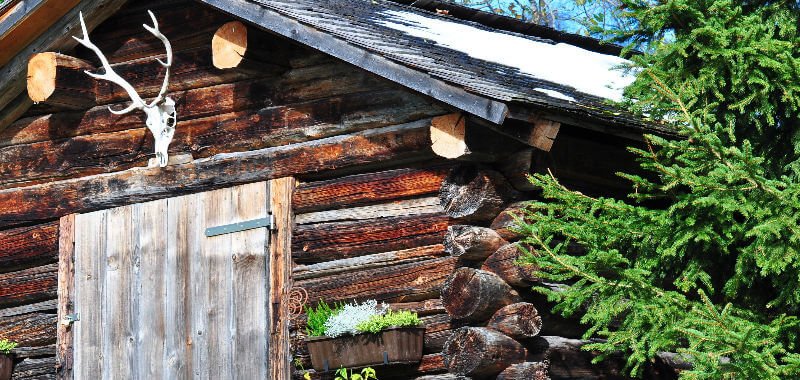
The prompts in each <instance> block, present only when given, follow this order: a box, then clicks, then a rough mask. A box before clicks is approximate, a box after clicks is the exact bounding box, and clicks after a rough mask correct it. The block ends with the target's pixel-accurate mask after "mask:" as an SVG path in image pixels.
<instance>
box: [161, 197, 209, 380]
mask: <svg viewBox="0 0 800 380" xmlns="http://www.w3.org/2000/svg"><path fill="white" fill-rule="evenodd" d="M202 210H203V207H202V205H199V204H197V195H189V196H183V197H176V198H171V199H168V200H167V230H168V233H167V236H168V237H169V239H170V240H169V244H168V246H167V252H166V256H165V257H164V314H165V315H167V316H169V318H170V321H171V326H170V328H168V329H165V331H164V377H165V378H168V379H178V378H181V377H191V375H192V372H191V369H192V368H191V364H192V363H191V353H192V345H191V344H188V342H190V341H191V340H192V339H194V337H195V334H196V333H195V331H194V330H193V329H192V314H191V310H192V304H190V303H189V302H186V300H187V299H193V298H192V289H193V286H194V283H191V284H187V283H186V279H187V278H190V276H191V273H190V272H189V270H190V267H192V262H195V261H198V260H197V258H196V256H195V255H194V254H195V253H196V252H197V244H198V241H199V240H200V239H201V237H200V236H202V227H201V226H199V225H198V224H199V223H203V222H202V221H203V220H204V219H205V218H204V217H203V216H202V215H203V214H202V213H203V211H202ZM202 282H204V281H202Z"/></svg>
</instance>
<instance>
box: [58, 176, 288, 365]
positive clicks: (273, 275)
mask: <svg viewBox="0 0 800 380" xmlns="http://www.w3.org/2000/svg"><path fill="white" fill-rule="evenodd" d="M267 186H268V187H269V203H270V204H269V209H270V210H271V211H272V214H273V216H274V220H275V230H274V231H272V232H271V233H270V234H269V242H268V245H269V263H268V265H269V268H268V271H269V285H270V286H269V294H268V299H269V303H268V306H267V308H268V310H267V313H268V314H267V315H269V321H270V322H269V323H270V325H271V326H269V335H270V336H269V342H270V350H269V355H268V357H267V358H265V360H267V365H268V370H269V373H270V375H271V376H270V378H272V379H282V380H289V379H290V378H291V349H290V341H289V319H290V316H289V305H288V302H286V300H288V298H289V297H288V296H289V292H290V290H291V288H292V279H291V271H292V250H291V247H292V244H291V242H292V225H293V222H294V214H293V213H292V195H293V193H294V189H295V187H296V180H295V178H294V177H284V178H278V179H273V180H269V181H267ZM208 190H212V189H208ZM165 198H168V197H165ZM74 263H75V214H69V215H65V216H63V217H61V219H60V220H59V234H58V320H57V323H58V326H57V328H56V378H57V379H59V380H73V379H74V374H73V368H72V367H73V363H74V362H73V329H72V324H70V323H66V321H67V316H68V315H71V314H73V313H75V308H74V294H75V293H74V292H75V268H74ZM77 323H80V322H77Z"/></svg>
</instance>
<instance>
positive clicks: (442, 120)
mask: <svg viewBox="0 0 800 380" xmlns="http://www.w3.org/2000/svg"><path fill="white" fill-rule="evenodd" d="M465 120H466V119H465V118H464V115H462V114H460V113H453V114H449V115H443V116H437V117H434V118H433V119H432V120H431V149H432V150H433V152H434V153H436V154H437V155H439V156H441V157H444V158H449V159H455V158H459V157H461V156H464V155H467V154H469V149H468V148H467V143H466V141H465V136H466V134H465V124H466V123H465Z"/></svg>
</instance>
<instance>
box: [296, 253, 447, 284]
mask: <svg viewBox="0 0 800 380" xmlns="http://www.w3.org/2000/svg"><path fill="white" fill-rule="evenodd" d="M444 256H446V254H445V253H444V247H443V246H442V245H440V244H437V245H427V246H422V247H415V248H409V249H403V250H399V251H391V252H381V253H376V254H373V255H365V256H359V257H353V258H349V259H341V260H333V261H325V262H322V263H317V264H310V265H295V266H294V268H293V269H292V278H293V279H294V280H295V281H298V280H308V279H313V278H320V277H325V276H332V275H337V274H342V273H352V272H358V271H363V270H367V269H373V268H381V267H385V266H389V265H398V264H407V263H413V262H417V261H422V260H429V259H434V258H439V257H444Z"/></svg>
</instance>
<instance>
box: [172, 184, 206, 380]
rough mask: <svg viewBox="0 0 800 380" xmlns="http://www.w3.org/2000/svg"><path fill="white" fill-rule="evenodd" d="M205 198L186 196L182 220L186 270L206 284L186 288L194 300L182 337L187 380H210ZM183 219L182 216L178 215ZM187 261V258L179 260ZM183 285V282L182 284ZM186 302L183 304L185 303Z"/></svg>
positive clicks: (195, 195)
mask: <svg viewBox="0 0 800 380" xmlns="http://www.w3.org/2000/svg"><path fill="white" fill-rule="evenodd" d="M205 197H206V194H205V193H200V194H193V195H188V196H185V198H186V201H187V202H186V204H185V205H184V207H188V211H187V212H186V215H187V216H188V218H187V219H185V220H183V223H186V226H187V244H186V247H187V251H186V253H185V255H186V256H187V257H188V258H189V260H187V261H188V263H187V265H188V266H189V276H190V277H189V278H202V279H206V280H205V281H190V282H189V283H188V284H186V285H185V286H187V287H188V288H189V290H188V293H189V296H190V297H191V298H190V299H192V300H196V301H195V302H192V303H190V304H189V313H190V315H189V318H190V322H189V325H190V326H191V327H190V328H189V329H187V330H186V331H188V333H187V336H185V337H183V335H182V334H181V336H182V337H183V338H184V339H186V340H187V341H189V342H191V344H190V345H187V350H189V352H188V354H187V357H188V359H190V360H189V362H188V363H187V370H188V371H189V377H193V378H201V379H207V378H210V374H209V367H208V366H207V365H205V364H204V363H208V360H209V355H211V347H210V346H209V341H208V335H209V334H208V330H207V329H208V322H209V320H210V318H211V316H210V313H211V312H212V311H211V310H210V308H209V307H208V306H207V305H206V303H205V302H206V301H205V300H206V299H207V298H208V294H209V292H210V290H209V288H210V282H209V281H208V278H209V277H210V275H211V271H212V270H214V269H213V267H211V266H210V265H209V261H210V260H209V259H208V258H207V256H208V255H210V254H212V252H209V251H211V248H210V247H209V246H208V244H209V242H208V241H207V240H206V237H205V235H204V234H203V231H204V229H205V228H207V226H208V225H207V222H206V220H207V219H208V218H209V216H208V215H206V214H207V213H208V212H209V211H210V210H208V208H209V206H208V205H207V204H206V199H205ZM179 215H183V213H181V214H179ZM182 259H186V258H182ZM184 281H186V280H184ZM184 302H185V301H184Z"/></svg>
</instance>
